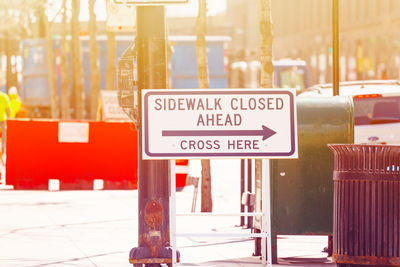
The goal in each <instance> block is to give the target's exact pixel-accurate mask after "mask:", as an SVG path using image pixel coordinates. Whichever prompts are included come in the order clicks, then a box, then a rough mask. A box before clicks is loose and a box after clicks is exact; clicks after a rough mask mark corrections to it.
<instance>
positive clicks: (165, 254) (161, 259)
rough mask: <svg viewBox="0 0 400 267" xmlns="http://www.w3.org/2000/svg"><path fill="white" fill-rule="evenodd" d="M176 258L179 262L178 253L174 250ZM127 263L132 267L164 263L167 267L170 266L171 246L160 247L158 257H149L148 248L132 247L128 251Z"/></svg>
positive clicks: (158, 265) (151, 266)
mask: <svg viewBox="0 0 400 267" xmlns="http://www.w3.org/2000/svg"><path fill="white" fill-rule="evenodd" d="M176 259H177V262H179V259H180V253H179V251H178V250H177V251H176ZM129 263H131V264H133V266H134V267H142V266H143V264H145V267H160V266H161V264H166V265H167V266H168V267H170V266H172V248H171V247H161V249H160V253H159V255H158V258H151V256H150V250H149V249H148V248H147V247H137V248H132V249H131V251H130V253H129Z"/></svg>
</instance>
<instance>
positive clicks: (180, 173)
mask: <svg viewBox="0 0 400 267" xmlns="http://www.w3.org/2000/svg"><path fill="white" fill-rule="evenodd" d="M188 174H189V160H187V159H177V160H176V161H175V175H176V187H184V186H185V185H186V179H187V177H188Z"/></svg>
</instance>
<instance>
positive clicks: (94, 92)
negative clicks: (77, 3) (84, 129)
mask: <svg viewBox="0 0 400 267" xmlns="http://www.w3.org/2000/svg"><path fill="white" fill-rule="evenodd" d="M95 3H96V0H89V14H90V17H89V38H90V40H89V47H90V118H91V119H92V120H95V119H96V114H97V104H98V102H99V85H100V71H99V64H98V58H99V46H98V45H97V40H96V31H97V30H96V14H95V13H94V5H95Z"/></svg>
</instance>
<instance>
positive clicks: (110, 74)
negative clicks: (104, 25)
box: [106, 32, 116, 90]
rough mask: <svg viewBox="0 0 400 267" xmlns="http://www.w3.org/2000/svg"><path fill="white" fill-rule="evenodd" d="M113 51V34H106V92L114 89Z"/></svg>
mask: <svg viewBox="0 0 400 267" xmlns="http://www.w3.org/2000/svg"><path fill="white" fill-rule="evenodd" d="M115 49H116V48H115V33H114V32H107V80H106V89H107V90H114V89H115V58H116V55H115Z"/></svg>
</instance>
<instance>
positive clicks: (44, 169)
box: [6, 120, 138, 190]
mask: <svg viewBox="0 0 400 267" xmlns="http://www.w3.org/2000/svg"><path fill="white" fill-rule="evenodd" d="M88 123H89V133H88V142H87V143H63V142H59V136H58V135H59V131H58V127H59V122H58V121H49V120H9V121H8V122H7V161H6V178H7V179H6V180H7V184H9V185H13V186H14V188H15V189H47V188H48V180H49V179H59V181H60V189H61V190H62V189H90V190H91V189H93V180H94V179H103V180H104V189H133V188H137V169H138V166H137V149H138V147H137V131H136V128H135V126H134V124H133V123H128V122H88Z"/></svg>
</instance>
